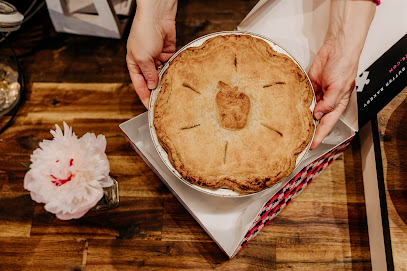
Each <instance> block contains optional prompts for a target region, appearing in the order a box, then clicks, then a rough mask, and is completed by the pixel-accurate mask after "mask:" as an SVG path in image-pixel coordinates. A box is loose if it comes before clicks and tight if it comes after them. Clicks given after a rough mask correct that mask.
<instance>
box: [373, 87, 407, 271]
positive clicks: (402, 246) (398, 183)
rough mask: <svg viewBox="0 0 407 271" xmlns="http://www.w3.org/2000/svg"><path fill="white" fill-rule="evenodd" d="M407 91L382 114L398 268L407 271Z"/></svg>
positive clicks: (382, 135)
mask: <svg viewBox="0 0 407 271" xmlns="http://www.w3.org/2000/svg"><path fill="white" fill-rule="evenodd" d="M406 98H407V88H405V89H404V90H403V91H402V92H401V93H400V94H399V95H397V96H396V97H395V98H394V99H393V100H392V101H391V102H390V103H389V104H388V105H387V106H386V107H385V108H383V109H382V111H381V112H380V113H379V114H378V123H379V134H380V145H381V151H382V160H383V171H384V180H385V186H386V199H387V209H388V214H389V227H390V238H391V247H392V252H393V260H394V269H395V270H403V271H405V270H407V258H406V252H407V159H406V155H407V125H406V118H407V99H406Z"/></svg>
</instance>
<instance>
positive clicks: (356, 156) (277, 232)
mask: <svg viewBox="0 0 407 271" xmlns="http://www.w3.org/2000/svg"><path fill="white" fill-rule="evenodd" d="M256 2H257V1H256V0H246V1H243V0H240V1H231V0H229V1H209V3H208V1H180V4H179V10H178V16H177V34H178V47H180V46H181V45H183V44H185V43H187V42H188V41H191V40H192V39H194V38H196V37H198V36H201V35H203V34H206V33H210V32H214V31H220V30H233V29H235V28H236V26H237V25H238V23H239V22H240V21H241V20H242V19H243V18H244V16H245V15H246V14H247V13H248V11H249V10H250V9H251V8H252V7H253V6H254V4H255V3H256ZM10 38H11V40H13V45H14V46H15V48H16V50H17V54H18V55H19V56H20V62H21V65H22V68H23V70H24V75H25V79H26V83H27V84H26V91H27V92H26V96H25V102H24V104H23V106H22V108H21V110H20V112H19V113H18V117H17V118H16V120H15V122H14V124H13V125H12V126H11V127H10V128H9V129H8V130H7V131H6V132H5V133H3V134H2V135H0V153H1V156H0V270H85V269H86V270H179V269H195V270H212V269H216V270H267V269H270V270H276V269H277V270H289V269H290V270H291V269H292V270H332V269H335V270H369V269H371V264H370V252H369V237H368V233H367V223H366V212H365V203H364V192H363V182H362V172H361V159H360V148H359V143H358V138H356V139H355V140H354V141H353V143H352V145H351V147H350V148H349V149H348V150H347V151H346V152H345V153H344V155H343V156H341V157H340V158H339V159H338V160H336V161H335V162H334V163H333V164H332V165H331V166H330V167H329V168H328V169H326V170H325V171H324V172H323V173H322V175H320V176H319V177H318V178H317V179H315V180H314V181H313V183H312V185H310V186H309V187H308V188H307V189H306V190H305V191H304V192H303V193H302V194H301V195H300V196H299V197H297V198H296V199H295V200H294V201H293V202H292V203H291V204H290V205H288V206H287V207H286V208H285V209H284V211H283V212H282V213H281V214H280V215H279V216H278V217H277V218H276V219H275V220H274V221H272V222H271V223H270V224H269V225H268V226H267V227H265V228H264V229H263V230H262V231H261V232H260V233H259V234H258V235H257V236H256V237H255V238H254V240H252V241H251V242H250V243H249V244H248V245H247V246H246V247H245V248H244V249H243V250H242V251H241V252H240V253H239V254H238V255H237V256H236V257H235V258H234V259H231V260H229V259H228V258H227V257H226V256H225V255H224V254H223V252H222V251H221V250H220V249H219V248H218V247H217V245H216V244H215V243H214V242H213V241H212V240H211V238H210V237H209V236H208V235H207V234H206V233H205V232H204V231H203V229H202V228H201V227H200V226H199V225H198V223H197V222H196V221H195V220H194V219H193V218H192V217H191V216H190V215H189V213H188V212H187V211H186V210H185V209H184V208H183V207H182V205H181V204H180V203H179V202H178V201H177V200H176V199H175V197H174V196H173V195H172V194H171V192H170V191H169V190H168V189H167V188H166V187H165V186H164V185H163V184H162V182H161V181H160V180H159V179H158V178H157V177H156V176H155V175H154V174H153V172H152V171H151V170H150V169H149V168H148V166H147V165H146V164H145V163H144V162H143V160H142V159H141V158H140V157H139V156H138V155H137V154H136V153H135V152H134V151H133V150H132V149H131V147H130V144H129V143H128V142H127V140H126V139H125V137H124V135H123V134H122V133H121V131H120V130H119V128H118V125H119V124H120V123H122V122H124V121H126V120H128V119H130V118H132V117H134V116H136V115H138V114H140V113H142V112H144V111H145V110H146V109H145V108H144V107H143V106H142V104H141V102H140V101H139V100H138V98H137V97H136V95H135V93H134V90H133V89H132V85H131V84H130V79H129V76H128V73H127V68H126V63H125V54H126V49H125V48H126V47H125V38H123V39H122V40H109V39H103V38H95V37H84V36H75V35H69V34H60V33H55V32H54V31H53V27H52V24H51V23H50V21H49V18H48V15H47V12H46V10H42V12H41V13H40V14H38V15H36V17H35V18H33V20H32V21H30V23H29V24H28V25H25V26H23V27H22V29H21V30H20V31H19V32H18V33H16V34H13V35H11V36H10ZM4 121H5V118H1V120H0V122H1V123H4ZM62 121H66V122H67V123H68V124H69V125H72V126H73V129H74V132H75V133H76V134H77V135H79V136H81V135H83V134H84V133H86V132H93V133H96V134H104V135H105V136H106V138H107V151H106V152H107V155H108V158H109V161H110V165H111V174H112V176H113V177H115V178H116V180H117V181H118V182H119V190H120V206H119V207H118V208H117V209H114V210H109V211H104V212H96V211H91V212H89V213H88V214H86V215H85V216H84V217H83V218H81V219H78V220H72V221H60V220H58V219H56V218H55V216H54V215H53V214H50V213H47V212H46V211H45V210H44V208H43V205H41V204H37V203H36V202H34V201H32V200H31V198H30V195H29V193H28V192H27V191H25V190H24V188H23V179H24V174H25V172H26V168H25V167H24V166H23V165H22V163H29V161H30V154H31V153H32V152H33V150H34V149H36V148H37V147H38V143H39V142H40V141H42V140H43V139H50V138H51V135H50V133H49V130H50V129H54V125H55V123H58V124H59V125H61V124H62Z"/></svg>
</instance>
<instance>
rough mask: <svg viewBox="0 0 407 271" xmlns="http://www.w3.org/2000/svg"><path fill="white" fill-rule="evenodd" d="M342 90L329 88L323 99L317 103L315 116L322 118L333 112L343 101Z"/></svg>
mask: <svg viewBox="0 0 407 271" xmlns="http://www.w3.org/2000/svg"><path fill="white" fill-rule="evenodd" d="M341 98H342V97H341V91H339V90H332V89H331V90H327V91H326V92H325V93H324V95H323V96H322V99H321V100H319V102H318V103H317V104H316V105H315V109H314V117H315V118H316V119H317V120H320V119H321V118H322V116H324V115H325V114H328V113H329V112H332V111H333V110H334V109H335V108H336V107H337V106H338V104H339V102H340V101H341Z"/></svg>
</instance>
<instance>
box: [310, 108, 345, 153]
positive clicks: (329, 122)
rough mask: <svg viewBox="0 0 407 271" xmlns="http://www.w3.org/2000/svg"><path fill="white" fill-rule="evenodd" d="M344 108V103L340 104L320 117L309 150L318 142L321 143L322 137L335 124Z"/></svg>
mask: <svg viewBox="0 0 407 271" xmlns="http://www.w3.org/2000/svg"><path fill="white" fill-rule="evenodd" d="M345 109H346V105H343V104H340V105H338V107H337V108H336V109H335V110H333V111H332V112H330V113H328V114H326V115H324V116H323V117H322V119H321V121H320V122H319V124H318V126H317V129H316V131H315V135H314V140H313V141H312V144H311V147H310V149H311V150H313V149H315V148H316V147H317V146H318V145H319V144H321V142H322V141H323V140H324V138H325V137H326V136H327V135H328V134H329V132H330V131H331V130H332V128H333V127H334V126H335V124H336V122H337V121H338V120H339V117H340V116H341V115H342V113H343V111H345Z"/></svg>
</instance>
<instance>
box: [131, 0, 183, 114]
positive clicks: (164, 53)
mask: <svg viewBox="0 0 407 271" xmlns="http://www.w3.org/2000/svg"><path fill="white" fill-rule="evenodd" d="M137 4H138V6H137V12H136V15H135V17H134V21H133V25H132V27H131V31H130V34H129V38H128V40H127V56H126V61H127V68H128V69H129V74H130V78H131V81H132V82H133V86H134V89H135V90H136V93H137V95H138V96H139V98H140V100H141V102H142V103H143V104H144V106H145V107H146V108H148V101H149V98H150V89H154V88H156V87H157V84H158V72H157V69H156V67H157V66H159V65H161V64H162V63H163V62H165V61H167V60H168V59H169V58H170V57H171V56H172V55H173V54H174V52H175V42H176V31H175V14H176V9H177V1H166V0H163V1H160V0H147V1H137Z"/></svg>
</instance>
